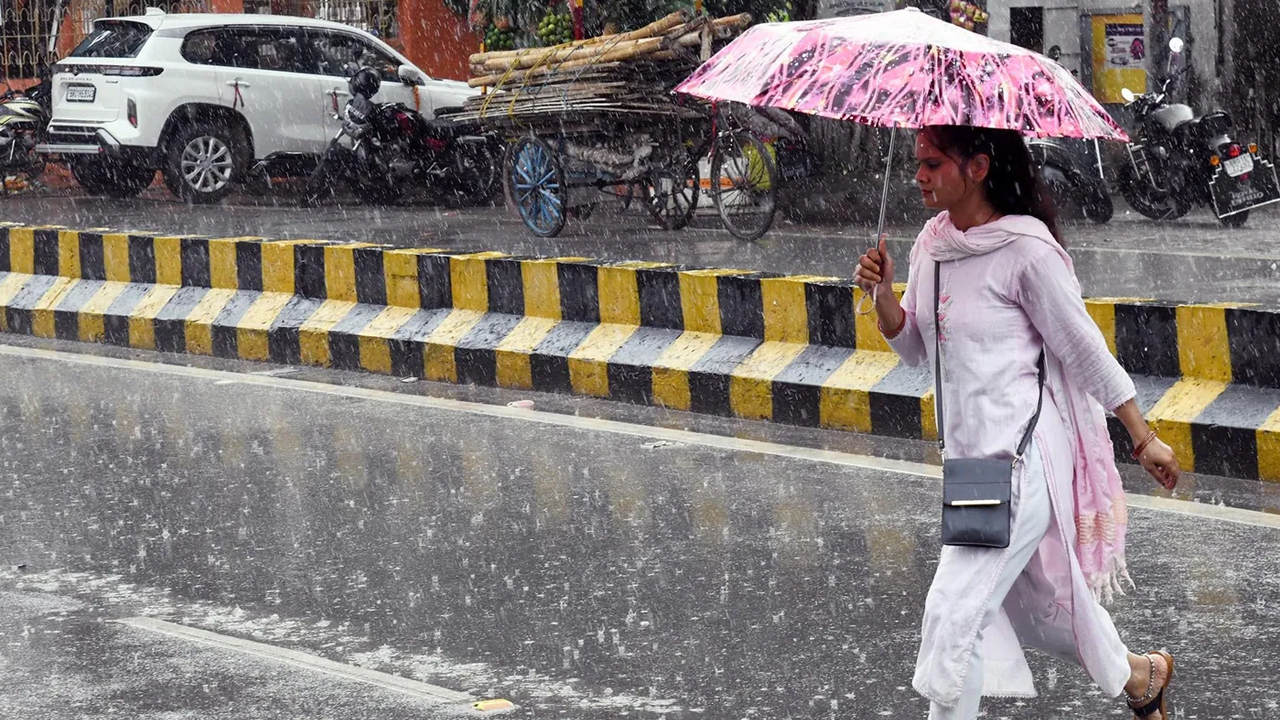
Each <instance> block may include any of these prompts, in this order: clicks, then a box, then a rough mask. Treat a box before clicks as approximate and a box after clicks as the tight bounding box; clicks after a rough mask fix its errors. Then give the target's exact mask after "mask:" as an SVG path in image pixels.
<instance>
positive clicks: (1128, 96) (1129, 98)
mask: <svg viewBox="0 0 1280 720" xmlns="http://www.w3.org/2000/svg"><path fill="white" fill-rule="evenodd" d="M1120 97H1122V98H1124V101H1125V102H1133V101H1134V100H1136V99H1137V98H1138V96H1137V95H1134V94H1133V91H1132V90H1130V89H1129V88H1121V89H1120Z"/></svg>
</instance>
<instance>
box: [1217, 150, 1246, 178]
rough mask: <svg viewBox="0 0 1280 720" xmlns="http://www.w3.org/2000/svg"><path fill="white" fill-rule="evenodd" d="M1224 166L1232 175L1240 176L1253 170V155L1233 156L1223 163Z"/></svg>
mask: <svg viewBox="0 0 1280 720" xmlns="http://www.w3.org/2000/svg"><path fill="white" fill-rule="evenodd" d="M1222 167H1223V169H1225V170H1226V171H1227V174H1228V175H1230V176H1231V177H1240V176H1241V175H1243V174H1245V173H1247V172H1252V171H1253V156H1252V155H1241V156H1240V157H1238V158H1231V159H1230V160H1228V161H1226V162H1224V163H1222Z"/></svg>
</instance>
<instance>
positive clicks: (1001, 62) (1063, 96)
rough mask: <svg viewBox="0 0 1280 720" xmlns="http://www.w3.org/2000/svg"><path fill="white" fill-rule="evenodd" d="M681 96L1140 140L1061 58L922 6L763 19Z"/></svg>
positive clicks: (906, 123) (893, 121)
mask: <svg viewBox="0 0 1280 720" xmlns="http://www.w3.org/2000/svg"><path fill="white" fill-rule="evenodd" d="M676 92H682V93H686V94H689V95H693V96H696V97H701V98H705V99H707V100H722V101H731V102H740V103H746V104H748V105H758V106H767V107H778V108H783V109H785V110H794V111H797V112H803V113H809V114H812V115H822V116H824V117H830V118H836V119H838V120H852V121H855V122H860V123H865V124H868V125H879V126H882V127H909V128H921V127H926V126H929V125H970V126H975V127H987V128H999V129H1007V130H1017V131H1018V132H1020V133H1022V134H1024V135H1031V136H1036V137H1076V138H1099V139H1110V140H1121V141H1128V139H1129V137H1128V136H1127V135H1126V134H1125V132H1124V130H1122V129H1121V128H1120V126H1119V125H1117V124H1116V122H1115V121H1114V120H1112V119H1111V116H1110V115H1108V114H1107V112H1106V111H1105V110H1103V109H1102V106H1101V105H1099V104H1098V102H1097V101H1096V100H1094V98H1093V96H1092V95H1090V94H1089V93H1088V92H1087V91H1086V90H1085V89H1084V88H1083V87H1081V86H1080V83H1078V82H1076V80H1075V78H1073V77H1072V76H1071V74H1070V73H1069V72H1067V71H1066V69H1064V68H1063V67H1062V66H1061V65H1058V64H1057V63H1055V62H1053V61H1052V60H1050V59H1049V58H1046V57H1044V56H1043V55H1040V54H1039V53H1035V52H1032V51H1030V50H1027V49H1025V48H1020V47H1018V46H1016V45H1010V44H1009V43H1003V42H999V41H997V40H992V39H990V38H987V37H984V36H982V35H978V34H976V33H973V32H970V31H968V30H965V29H963V28H960V27H957V26H955V25H952V24H950V23H946V22H943V21H941V20H937V19H934V18H932V17H930V16H928V15H926V14H924V13H922V12H920V11H919V10H915V9H908V10H897V11H894V12H886V13H877V14H873V15H858V16H855V17H845V18H833V19H830V20H813V21H809V22H791V23H767V24H763V25H757V26H755V27H753V28H751V29H750V30H748V31H747V32H746V33H744V34H742V35H741V36H739V37H738V38H737V39H735V40H734V41H733V42H731V43H729V45H727V46H726V47H725V48H724V49H723V50H721V51H720V52H718V53H716V54H715V56H713V57H712V58H711V59H710V60H708V61H707V62H705V63H703V65H702V67H700V68H698V70H697V71H696V72H694V73H693V74H692V75H690V76H689V77H688V78H687V79H686V80H685V81H684V82H682V83H681V84H680V85H679V86H678V87H677V88H676Z"/></svg>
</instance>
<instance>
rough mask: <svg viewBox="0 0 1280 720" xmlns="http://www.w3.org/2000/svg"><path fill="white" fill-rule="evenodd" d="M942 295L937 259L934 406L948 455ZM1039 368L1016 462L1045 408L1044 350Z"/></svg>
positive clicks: (943, 449)
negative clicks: (1033, 404)
mask: <svg viewBox="0 0 1280 720" xmlns="http://www.w3.org/2000/svg"><path fill="white" fill-rule="evenodd" d="M941 296H942V263H941V262H940V261H937V260H935V261H934V262H933V347H934V350H933V406H934V407H935V408H937V411H938V451H939V452H940V453H942V454H943V456H944V457H945V456H946V452H947V440H946V423H945V422H944V419H943V407H942V406H943V402H942V337H941V335H940V333H939V322H938V307H939V304H940V302H939V301H940V300H941ZM1036 367H1037V368H1038V369H1039V374H1038V375H1039V377H1038V380H1037V386H1038V387H1037V389H1038V390H1039V391H1040V392H1039V393H1037V395H1036V414H1035V415H1032V416H1031V422H1030V423H1029V424H1028V425H1027V431H1026V432H1024V433H1023V434H1022V441H1021V442H1019V443H1018V452H1017V454H1016V456H1015V462H1017V461H1019V460H1021V459H1022V455H1023V453H1025V452H1026V451H1027V446H1028V445H1030V444H1031V435H1032V433H1034V432H1035V429H1036V425H1037V424H1038V423H1039V422H1040V411H1041V410H1042V409H1043V408H1044V374H1045V367H1044V350H1043V349H1041V350H1040V360H1039V362H1037V363H1036Z"/></svg>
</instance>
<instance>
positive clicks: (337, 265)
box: [0, 225, 1280, 480]
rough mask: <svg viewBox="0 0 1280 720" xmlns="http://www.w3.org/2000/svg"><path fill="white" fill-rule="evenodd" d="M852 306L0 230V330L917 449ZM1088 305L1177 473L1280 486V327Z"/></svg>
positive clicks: (425, 261)
mask: <svg viewBox="0 0 1280 720" xmlns="http://www.w3.org/2000/svg"><path fill="white" fill-rule="evenodd" d="M859 293H860V291H859V290H857V289H856V288H854V287H853V284H852V281H850V280H843V279H836V278H820V277H808V276H777V275H773V274H769V273H760V272H752V271H742V270H713V269H690V268H682V267H677V266H673V265H666V264H661V263H640V262H632V263H603V262H597V261H592V260H588V259H585V258H520V257H511V256H507V255H503V254H501V253H468V254H458V253H454V252H447V251H443V250H433V249H419V248H414V249H394V248H387V247H382V246H376V245H368V244H360V243H335V242H327V241H323V240H268V239H264V238H206V237H184V236H168V235H159V234H153V233H133V232H111V231H106V230H71V229H67V228H61V227H29V226H19V225H0V308H3V310H4V312H3V313H0V330H3V331H6V332H12V333H22V334H29V335H36V336H40V337H48V338H55V337H56V338H61V339H66V340H80V341H85V342H103V343H110V344H115V345H121V346H129V347H136V348H145V349H152V350H159V351H164V352H175V353H192V354H202V355H213V356H217V357H226V358H240V359H246V360H262V361H272V362H278V363H289V364H307V365H320V366H327V367H334V368H339V369H349V370H359V369H363V370H367V371H370V372H379V373H393V374H396V375H401V376H410V375H412V376H416V377H423V378H426V379H428V380H434V381H441V382H454V383H474V384H479V385H496V386H501V387H507V388H518V389H532V390H540V391H551V392H572V393H578V394H582V395H590V396H595V397H602V398H610V399H614V400H621V401H625V402H632V403H642V404H653V405H661V406H665V407H670V408H675V409H680V410H689V411H693V412H699V413H707V414H713V415H722V416H736V417H743V418H753V419H763V420H773V421H776V422H783V423H789V424H795V425H805V426H815V427H827V428H838V429H845V430H854V431H858V432H867V433H876V434H881V435H892V436H897V437H907V438H932V437H933V436H934V435H935V434H936V430H935V428H934V424H933V398H932V393H931V391H930V390H931V387H930V378H929V375H928V372H927V370H926V369H924V368H912V367H907V366H905V365H902V364H901V363H900V362H899V361H898V358H897V357H896V356H895V355H894V354H893V353H892V352H890V351H889V349H888V347H887V346H886V344H885V343H884V340H883V338H881V336H880V334H879V332H878V330H877V329H876V327H875V324H874V320H873V319H871V318H864V317H859V316H856V315H855V313H854V311H853V307H854V303H855V301H856V299H857V297H858V295H859ZM1087 302H1088V306H1089V309H1090V312H1091V313H1092V314H1093V317H1094V318H1095V320H1096V321H1097V322H1098V325H1099V327H1100V328H1102V330H1103V333H1104V335H1105V336H1106V338H1107V342H1108V344H1109V346H1110V347H1111V348H1112V350H1113V351H1114V352H1115V353H1116V354H1117V356H1118V357H1119V358H1120V360H1121V362H1122V363H1123V364H1124V365H1125V367H1126V368H1128V369H1129V370H1130V371H1131V372H1133V373H1134V374H1135V375H1136V376H1137V382H1138V385H1139V388H1140V396H1141V397H1140V399H1141V401H1142V404H1143V407H1145V408H1149V410H1150V412H1149V415H1150V416H1151V417H1152V419H1153V420H1155V422H1156V423H1157V425H1158V427H1159V429H1160V430H1161V432H1162V434H1164V435H1165V436H1166V437H1167V438H1169V439H1170V440H1171V441H1172V444H1173V445H1174V446H1175V448H1176V449H1177V450H1178V452H1179V456H1180V459H1181V460H1182V461H1183V464H1184V466H1186V467H1188V468H1193V469H1195V470H1198V471H1201V472H1212V473H1218V474H1225V475H1231V476H1234V477H1242V478H1255V479H1266V480H1280V352H1278V351H1280V347H1278V346H1280V312H1273V311H1270V310H1265V309H1260V308H1250V307H1234V306H1186V305H1171V304H1164V303H1158V302H1148V301H1141V300H1098V299H1095V300H1089V301H1087ZM1118 429H1119V428H1118V426H1117V427H1116V430H1118ZM1127 444H1128V442H1127V439H1120V440H1118V442H1117V448H1118V450H1121V451H1123V450H1124V449H1126V447H1127ZM1122 454H1123V453H1122Z"/></svg>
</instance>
